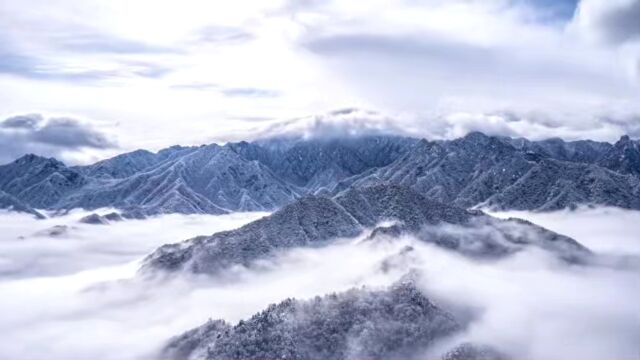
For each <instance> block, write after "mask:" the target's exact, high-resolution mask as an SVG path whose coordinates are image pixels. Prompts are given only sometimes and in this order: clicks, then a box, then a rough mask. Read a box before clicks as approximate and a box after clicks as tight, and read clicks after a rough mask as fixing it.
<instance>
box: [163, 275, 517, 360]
mask: <svg viewBox="0 0 640 360" xmlns="http://www.w3.org/2000/svg"><path fill="white" fill-rule="evenodd" d="M464 325H465V324H464V323H462V322H461V321H459V320H457V319H456V318H455V317H454V316H453V315H452V314H450V313H449V312H447V311H445V310H443V309H441V308H440V307H438V306H437V305H436V304H434V303H433V302H432V301H431V300H429V299H428V298H427V297H425V296H424V295H423V294H422V293H421V291H420V290H419V289H418V288H417V287H416V285H415V283H413V282H412V281H410V280H405V279H402V280H400V281H399V282H397V283H395V284H393V285H392V286H390V287H389V288H387V289H381V290H374V289H352V290H349V291H346V292H342V293H337V294H330V295H325V296H322V297H319V296H318V297H316V298H314V299H312V300H296V299H286V300H284V301H282V302H280V303H278V304H272V305H270V306H269V307H267V308H266V309H265V310H263V311H262V312H260V313H257V314H255V315H253V316H252V317H251V318H249V319H247V320H244V321H240V322H239V323H238V324H236V325H231V324H228V323H226V322H224V321H223V320H211V321H209V322H207V323H206V324H204V325H202V326H200V327H198V328H196V329H193V330H190V331H188V332H186V333H184V334H183V335H181V336H178V337H176V338H174V339H172V340H171V341H170V342H169V343H168V344H167V346H166V347H165V348H164V350H163V353H162V356H160V357H161V358H164V359H172V360H188V359H211V360H213V359H229V360H232V359H238V360H240V359H242V360H252V359H255V360H259V359H308V360H314V359H318V360H329V359H331V360H347V359H380V360H382V359H387V360H393V359H397V360H400V359H413V358H417V357H418V356H419V355H423V354H424V352H425V351H427V350H429V349H430V348H432V347H433V346H434V345H435V344H436V343H437V342H438V341H441V340H443V339H448V338H450V337H452V336H454V335H456V334H459V333H461V332H462V330H463V329H464ZM480 355H482V356H483V357H479V356H480ZM443 359H446V360H471V359H485V360H499V359H504V360H506V357H503V356H502V355H500V354H498V353H497V352H496V351H494V350H491V349H489V348H486V347H479V346H473V345H470V344H465V345H463V346H458V347H455V348H454V349H452V350H451V351H449V352H448V353H447V354H446V355H445V356H444V357H443Z"/></svg>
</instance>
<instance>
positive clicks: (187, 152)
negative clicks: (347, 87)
mask: <svg viewBox="0 0 640 360" xmlns="http://www.w3.org/2000/svg"><path fill="white" fill-rule="evenodd" d="M639 149H640V145H638V142H637V141H634V140H631V139H629V138H628V137H622V138H621V139H620V141H618V142H617V143H616V144H614V145H612V144H608V143H600V142H593V141H575V142H565V141H562V140H560V139H551V140H544V141H529V140H526V139H521V138H519V139H510V138H504V137H491V136H487V135H484V134H482V133H478V132H475V133H470V134H469V135H467V136H465V137H463V138H460V139H456V140H451V141H427V140H417V139H413V138H408V137H400V136H385V135H362V136H331V137H327V138H318V137H315V138H307V139H305V138H300V137H297V138H296V137H289V138H271V139H267V140H258V141H254V142H238V143H229V144H226V145H224V146H220V145H216V144H212V145H206V146H204V145H203V146H199V147H180V146H173V147H170V148H167V149H164V150H161V151H159V152H157V153H152V152H149V151H145V150H137V151H134V152H131V153H126V154H122V155H119V156H116V157H114V158H111V159H107V160H103V161H100V162H98V163H96V164H93V165H88V166H76V167H67V166H65V165H64V164H63V163H61V162H59V161H57V160H55V159H48V158H43V157H39V156H36V155H25V156H23V157H21V158H20V159H18V160H16V161H14V162H12V163H10V164H7V165H3V166H0V191H3V192H4V193H6V194H8V195H10V196H12V197H13V198H15V200H17V201H19V202H21V203H22V204H23V205H24V206H26V207H28V208H35V209H47V210H67V209H71V208H85V209H96V208H100V207H116V208H120V209H121V210H122V211H123V212H124V213H125V214H127V215H128V216H129V217H142V216H146V215H153V214H161V213H185V214H190V213H211V214H219V213H224V212H230V211H252V210H268V211H272V210H275V209H278V208H280V207H281V206H283V205H286V204H289V203H291V202H293V201H294V200H295V199H298V198H300V197H303V196H305V195H309V194H334V195H335V194H337V193H339V192H340V191H343V190H345V189H347V188H349V187H351V186H356V187H360V186H366V185H370V184H373V183H380V182H389V183H395V184H399V185H403V186H408V187H411V188H412V189H414V190H416V191H417V192H419V193H420V194H421V195H423V196H425V197H427V198H429V199H432V200H436V201H439V202H446V203H453V204H455V205H457V206H460V207H464V208H468V207H473V206H478V205H482V206H491V207H495V208H500V209H521V210H555V209H561V208H572V207H575V206H578V205H590V204H593V205H609V206H619V207H623V208H631V209H640V150H639ZM5 207H7V208H8V207H9V206H5ZM14 208H17V207H15V206H14Z"/></svg>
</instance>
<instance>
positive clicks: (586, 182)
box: [337, 132, 640, 210]
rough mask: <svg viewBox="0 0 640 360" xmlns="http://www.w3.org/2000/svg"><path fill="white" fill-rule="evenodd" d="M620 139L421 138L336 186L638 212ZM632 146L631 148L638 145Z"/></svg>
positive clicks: (500, 203)
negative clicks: (386, 186) (388, 186)
mask: <svg viewBox="0 0 640 360" xmlns="http://www.w3.org/2000/svg"><path fill="white" fill-rule="evenodd" d="M625 139H626V138H624V137H623V139H622V140H621V141H619V142H618V143H616V145H615V146H611V145H609V146H607V145H602V144H601V143H594V142H573V143H558V142H559V141H560V140H553V141H542V142H527V141H524V140H522V139H520V140H513V139H507V140H505V139H504V138H498V137H490V136H487V135H484V134H482V133H478V132H475V133H470V134H468V135H467V136H465V137H463V138H460V139H456V140H453V141H445V142H430V141H426V140H421V141H420V142H418V143H417V144H416V145H415V146H414V147H413V148H412V149H411V150H410V151H409V152H407V153H406V154H405V155H403V156H402V157H401V158H399V159H398V160H397V161H395V162H394V163H393V164H391V165H389V166H387V167H384V168H381V169H377V170H375V171H372V172H366V173H363V174H360V175H357V176H354V177H352V178H350V179H347V180H345V181H343V182H342V183H340V184H339V185H338V187H337V188H338V189H345V188H347V187H349V186H363V185H366V184H371V183H377V182H380V181H387V182H391V183H396V184H400V185H404V186H409V187H411V188H413V189H415V190H417V191H418V192H420V193H421V194H423V195H424V196H426V197H428V198H430V199H434V200H437V201H441V202H446V203H453V204H456V205H458V206H461V207H465V208H466V207H473V206H477V205H483V206H490V207H494V208H499V209H515V210H557V209H563V208H573V207H576V206H578V205H607V206H618V207H623V208H631V209H640V177H638V176H637V175H635V174H634V173H633V169H636V168H640V167H638V166H637V165H635V164H636V163H635V161H634V159H635V156H636V153H635V152H633V150H629V148H631V146H627V147H625V148H624V149H619V148H620V147H621V146H620V145H619V144H620V143H621V142H623V143H624V142H631V141H630V140H628V139H627V140H625ZM514 142H515V143H517V145H518V146H514V145H513V143H514ZM631 143H633V144H635V149H636V150H637V143H636V142H631ZM579 149H580V150H579ZM612 153H616V154H618V155H616V156H613V155H611V154H612ZM611 157H615V158H616V159H622V160H619V162H618V163H616V164H620V165H616V164H613V163H611V162H608V161H607V159H609V158H611ZM568 159H571V160H568ZM602 163H606V164H607V166H606V167H605V166H602ZM616 170H618V171H616Z"/></svg>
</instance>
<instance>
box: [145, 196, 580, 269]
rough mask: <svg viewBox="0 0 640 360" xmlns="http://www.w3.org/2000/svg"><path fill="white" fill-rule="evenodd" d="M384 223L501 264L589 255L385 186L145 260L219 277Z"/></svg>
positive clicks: (151, 265)
mask: <svg viewBox="0 0 640 360" xmlns="http://www.w3.org/2000/svg"><path fill="white" fill-rule="evenodd" d="M383 221H394V222H397V224H396V225H395V227H396V228H395V229H394V232H393V233H394V234H402V233H409V234H412V235H415V236H416V237H418V239H420V240H422V241H427V242H431V243H434V244H437V245H439V246H443V247H446V248H448V249H453V250H456V251H460V252H461V253H463V254H466V255H470V256H477V257H484V258H498V257H501V256H506V255H509V254H512V253H515V252H517V251H519V250H522V249H523V248H525V247H526V246H529V245H533V246H537V247H540V248H543V249H545V250H549V251H551V252H553V253H555V254H557V255H558V256H560V257H562V258H565V259H567V260H578V259H581V258H582V257H586V256H588V255H589V251H588V250H587V249H586V248H584V247H582V246H581V245H580V244H578V243H577V242H575V241H574V240H572V239H570V238H568V237H565V236H562V235H559V234H556V233H553V232H551V231H548V230H545V229H543V228H540V227H537V226H535V225H533V224H530V223H528V222H524V221H521V220H508V221H505V220H498V219H494V218H492V217H490V216H488V215H485V214H484V213H482V212H479V211H471V210H464V209H461V208H458V207H455V206H450V205H444V204H441V203H438V202H435V201H433V200H429V199H427V198H425V197H423V196H422V195H420V194H418V193H417V192H416V191H413V190H411V189H410V188H407V187H402V186H397V185H390V184H379V185H373V186H369V187H364V188H352V189H350V190H347V191H345V192H343V193H341V194H339V195H337V196H335V197H333V198H328V197H324V196H309V197H304V198H302V199H300V200H298V201H296V202H295V203H293V204H291V205H287V206H285V207H284V208H282V209H281V210H279V211H277V212H275V213H274V214H272V215H270V216H267V217H265V218H262V219H260V220H257V221H254V222H252V223H249V224H247V225H245V226H243V227H241V228H239V229H236V230H231V231H223V232H220V233H216V234H214V235H211V236H200V237H196V238H193V239H190V240H187V241H185V242H183V243H178V244H170V245H164V246H162V247H160V248H159V249H157V250H156V251H155V252H153V253H152V254H151V255H149V256H148V257H147V258H146V259H145V263H144V266H143V271H151V270H163V271H176V270H186V271H190V272H195V273H216V272H219V271H221V270H223V269H227V268H230V267H232V266H234V265H243V266H250V265H251V264H252V263H253V262H254V261H256V260H257V259H260V258H265V257H269V256H273V255H274V254H277V252H279V251H283V250H286V249H290V248H294V247H311V246H321V245H326V244H328V243H329V241H331V240H333V239H336V238H350V237H355V236H357V235H359V234H361V233H362V231H363V230H364V229H365V228H371V227H374V226H375V225H376V224H378V223H380V222H383ZM447 226H450V227H456V228H455V231H451V230H450V228H447ZM461 230H464V231H461ZM378 232H379V233H382V232H383V231H380V230H379V231H378ZM374 233H375V231H374ZM385 234H388V232H385ZM465 234H466V236H465ZM478 234H479V235H480V236H478ZM381 235H382V234H381Z"/></svg>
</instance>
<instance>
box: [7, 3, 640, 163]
mask: <svg viewBox="0 0 640 360" xmlns="http://www.w3.org/2000/svg"><path fill="white" fill-rule="evenodd" d="M638 4H640V0H612V1H608V0H581V1H579V2H578V1H575V0H561V1H548V0H536V1H530V0H517V1H509V0H490V1H466V0H453V1H441V0H429V1H420V2H415V1H409V2H394V1H388V0H375V1H369V2H367V3H366V4H363V3H361V2H358V1H321V2H318V1H304V2H295V4H294V3H292V2H290V1H284V0H269V1H264V2H260V3H259V4H258V3H255V2H250V1H246V2H245V1H244V0H243V1H239V2H237V3H234V5H233V6H231V5H228V4H225V5H224V6H223V5H221V4H216V3H211V2H207V1H203V0H186V2H185V3H181V4H177V3H170V2H169V3H161V4H160V3H157V2H154V1H151V0H142V1H140V2H138V3H136V5H135V6H133V5H131V4H130V3H128V2H126V1H123V0H116V1H111V2H109V4H107V5H105V4H103V3H100V4H98V3H97V2H95V1H93V0H90V1H80V0H71V1H64V2H56V3H55V11H40V10H38V9H51V8H52V7H54V6H53V5H52V4H51V3H50V2H47V1H44V0H25V1H21V2H7V3H4V4H2V5H1V6H0V15H1V16H2V17H3V18H5V19H9V20H7V21H6V22H5V23H3V24H2V25H0V27H1V30H3V31H2V32H0V33H1V34H2V35H0V36H1V37H2V38H0V44H2V45H0V54H1V55H2V56H0V87H1V88H2V90H0V91H2V95H3V96H2V97H1V99H2V100H0V108H2V112H4V115H3V114H0V116H4V117H8V116H10V115H11V114H16V113H23V112H24V111H25V109H38V111H40V112H42V113H45V114H48V113H53V114H55V113H65V114H74V115H75V116H77V117H79V118H86V119H105V120H108V121H113V122H115V121H118V124H119V126H118V127H117V128H116V127H114V128H113V131H114V132H117V133H118V135H119V139H120V141H121V145H122V146H123V147H124V148H126V149H133V148H139V147H142V148H148V149H151V150H157V149H160V148H163V147H166V146H170V145H173V144H176V143H181V144H202V143H209V142H212V141H217V142H224V141H228V140H237V139H241V138H247V137H250V136H252V135H253V133H252V132H251V131H252V130H253V128H254V127H255V126H256V125H264V126H271V125H272V122H274V120H276V119H279V120H281V121H282V122H283V124H284V125H283V126H285V125H286V123H288V122H289V121H288V120H287V119H294V118H301V117H306V116H313V115H314V114H326V113H327V112H329V111H332V110H334V109H342V108H352V107H356V108H361V109H368V110H372V111H375V112H378V113H382V114H386V115H385V116H384V117H385V118H391V119H393V121H394V122H395V121H398V123H399V124H402V125H401V126H402V127H405V123H404V122H403V119H408V118H412V119H414V121H413V122H411V123H409V124H408V126H410V127H412V128H416V129H422V131H421V134H424V136H433V137H450V136H454V135H456V136H457V135H460V133H461V132H462V131H463V130H464V129H466V128H468V127H472V128H474V130H483V129H484V128H486V129H488V131H500V134H502V135H506V134H515V135H526V136H530V137H534V138H544V137H552V136H563V137H567V138H571V139H575V138H588V137H593V138H595V139H598V140H608V141H614V140H615V139H616V138H618V137H619V136H621V135H622V134H623V133H629V134H631V135H633V134H635V133H637V131H638V130H637V126H638V125H637V124H638V115H639V114H640V105H638V104H640V101H638V100H640V99H639V98H638V94H639V93H640V77H638V76H639V75H640V45H639V41H640V40H639V39H638V28H637V21H634V20H635V19H636V18H637V10H638V9H639V8H640V6H639V5H638ZM149 9H153V11H149ZM176 14H179V15H180V16H177V15H176ZM141 18H144V19H145V22H144V26H142V23H141V22H140V21H139V20H140V19H141ZM505 114H509V116H503V115H505ZM398 118H400V120H396V119H398ZM501 119H503V120H501ZM509 119H519V120H518V121H509ZM257 122H262V123H263V124H256V123H257ZM470 123H473V125H470ZM549 124H552V125H553V126H549ZM380 126H385V124H384V122H383V123H382V124H381V125H380ZM396 127H397V126H396ZM500 129H502V130H500ZM528 131H531V133H528ZM529 134H532V135H529Z"/></svg>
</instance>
